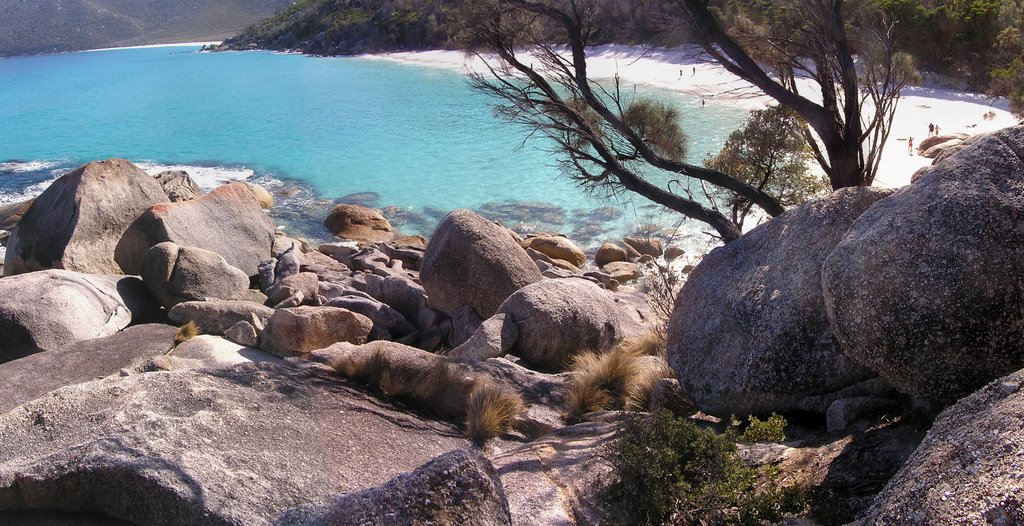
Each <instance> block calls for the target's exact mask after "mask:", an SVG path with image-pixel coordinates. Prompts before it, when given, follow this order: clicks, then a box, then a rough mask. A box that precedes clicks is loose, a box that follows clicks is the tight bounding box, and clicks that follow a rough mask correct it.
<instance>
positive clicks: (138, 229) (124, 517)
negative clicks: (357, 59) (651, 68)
mask: <svg viewBox="0 0 1024 526" xmlns="http://www.w3.org/2000/svg"><path fill="white" fill-rule="evenodd" d="M958 140H959V139H958ZM1022 154H1024V127H1020V128H1010V129H1006V130H1003V131H1000V132H997V133H995V134H991V135H987V136H979V137H975V138H970V139H967V140H965V141H963V142H962V143H958V144H957V145H956V151H951V152H949V153H948V154H944V155H942V156H940V157H939V159H938V160H937V162H936V164H935V165H934V166H932V167H931V168H929V169H928V170H926V171H924V172H923V173H919V174H917V176H916V177H915V182H914V183H913V184H912V185H910V186H908V187H906V188H904V189H901V190H899V191H895V192H893V191H883V190H875V189H870V188H856V189H846V190H842V191H839V192H836V193H833V194H831V195H829V196H827V197H825V198H822V199H820V200H818V201H814V202H811V203H807V204H805V205H802V206H800V207H798V208H796V209H793V210H791V211H789V212H787V213H786V214H784V215H782V216H779V217H777V218H775V219H773V220H771V221H769V222H767V223H766V224H764V225H762V226H760V227H758V228H756V229H755V230H753V231H752V232H750V233H748V234H746V235H744V236H743V237H741V238H740V239H738V240H736V241H734V242H732V243H730V244H728V245H726V246H724V247H721V248H719V249H716V250H714V251H713V252H711V253H710V254H708V255H707V256H706V257H704V258H703V260H702V261H701V263H700V264H699V265H697V267H696V268H695V269H692V272H689V270H690V269H687V271H688V272H689V275H688V279H687V281H686V284H685V286H684V287H683V289H682V291H681V292H680V293H679V295H678V298H677V300H676V304H675V308H674V310H673V313H672V317H671V320H660V319H659V318H658V316H657V314H656V310H657V309H652V307H651V305H650V304H649V303H648V298H647V296H645V295H644V294H643V293H642V292H640V289H641V287H640V286H639V285H638V283H637V280H638V279H639V278H642V277H643V276H642V275H643V274H644V272H645V270H644V269H645V268H649V267H647V266H646V265H650V264H654V263H658V264H660V265H662V266H668V265H669V264H670V263H669V262H671V261H673V260H678V259H679V257H680V255H681V253H680V251H679V250H678V249H677V248H675V247H672V246H668V247H666V246H664V243H663V241H662V240H659V239H656V238H630V239H626V240H624V242H622V243H618V242H615V243H606V244H604V245H602V246H601V247H599V248H597V250H596V251H594V252H592V254H593V257H592V258H591V257H590V256H589V255H588V253H587V252H586V251H584V250H583V249H581V248H580V247H578V246H577V245H575V244H574V243H572V242H571V241H570V240H568V239H566V238H565V237H561V236H557V235H539V236H531V237H528V238H525V239H523V238H521V237H519V236H517V235H516V234H515V233H514V232H512V231H510V230H508V229H506V228H504V227H503V226H501V225H499V224H496V223H493V222H490V221H488V220H486V219H484V218H482V217H480V216H479V215H477V214H475V213H473V212H470V211H465V210H460V211H455V212H452V213H451V214H449V215H448V217H446V218H445V219H444V221H443V222H442V223H441V225H440V226H439V227H438V229H437V231H436V232H435V233H434V235H433V236H432V238H431V239H430V241H429V242H427V240H425V239H422V238H415V237H403V236H401V235H400V234H398V233H396V232H395V231H394V229H393V228H392V227H391V225H390V224H389V223H388V221H387V220H386V219H385V218H384V217H383V216H382V215H381V214H380V213H379V212H377V211H375V210H372V209H367V208H364V207H359V206H352V205H339V206H338V207H336V208H335V209H334V210H332V211H330V214H329V216H328V217H327V219H326V220H325V227H326V228H327V229H328V230H329V231H330V232H331V233H332V234H335V235H336V236H338V238H339V240H338V241H336V242H331V243H324V244H321V245H320V246H318V247H313V246H311V244H310V243H309V242H308V241H305V240H300V239H292V238H289V237H287V236H285V235H282V232H279V231H278V230H277V229H276V228H275V225H274V223H273V222H272V221H271V220H270V218H269V216H268V214H267V209H269V208H271V207H272V206H273V198H272V196H270V194H268V193H267V192H266V191H265V190H263V189H262V188H260V187H258V186H255V185H250V184H246V183H241V182H238V183H230V184H227V185H224V186H222V187H219V188H217V189H215V190H213V191H212V192H210V193H208V194H205V195H204V194H203V193H202V191H201V190H200V189H199V188H198V186H196V185H195V184H194V182H192V181H191V180H190V179H189V178H188V176H187V174H184V173H165V174H160V175H159V176H156V177H151V176H149V175H147V174H146V173H144V172H142V171H141V170H139V169H138V168H137V167H135V166H133V165H132V164H131V163H129V162H127V161H123V160H119V159H112V160H108V161H99V162H94V163H90V164H88V165H85V166H83V167H81V168H79V169H78V170H75V171H73V172H71V173H69V174H67V175H65V176H64V177H62V178H60V179H58V180H57V181H56V182H55V183H54V184H53V185H52V186H51V187H50V188H49V189H47V190H46V191H45V192H44V193H43V194H42V195H41V196H40V197H39V198H37V199H36V200H35V201H34V202H32V203H24V204H19V205H14V206H5V207H2V208H0V228H3V229H4V230H5V231H9V234H7V235H0V239H3V240H4V243H5V244H6V247H7V255H6V260H5V262H4V266H3V270H4V277H3V278H2V279H0V379H2V381H0V443H2V444H3V447H0V523H3V524H39V523H43V524H46V523H58V522H55V521H59V520H63V521H78V522H75V523H76V524H92V523H95V524H109V523H112V522H113V521H124V522H127V523H135V524H239V525H241V524H245V525H249V524H479V525H492V524H517V525H519V524H522V525H533V524H606V523H608V521H609V520H610V518H609V517H610V516H609V515H608V514H607V510H606V509H604V497H603V495H604V491H605V488H607V487H608V486H609V484H610V483H611V482H612V481H613V480H614V479H615V474H614V473H613V472H612V469H611V467H610V464H609V463H608V462H607V459H606V455H607V451H608V450H607V445H608V444H610V443H612V442H614V440H615V439H616V436H617V435H618V433H619V430H620V429H621V424H620V421H621V417H622V414H623V413H622V412H621V411H617V409H621V406H616V407H612V405H607V406H606V407H604V409H616V410H613V411H607V410H606V411H595V412H586V411H578V410H577V411H574V410H572V408H570V405H571V403H570V400H569V398H570V392H571V391H572V389H573V387H574V384H575V383H578V382H579V381H580V380H579V376H578V374H579V373H578V371H576V370H572V367H574V366H573V363H574V359H577V357H579V356H581V355H584V353H596V354H597V355H604V354H607V353H617V352H623V351H622V349H624V348H627V347H629V348H634V349H635V348H638V347H642V346H643V342H651V341H656V338H654V337H653V336H652V334H657V332H658V330H659V327H660V326H661V325H662V324H663V323H666V324H667V328H668V334H667V353H665V354H666V355H667V360H666V358H663V357H661V356H659V355H658V354H659V353H658V352H657V351H656V350H655V351H654V352H653V354H654V355H649V356H639V355H630V359H631V360H634V362H631V363H633V365H631V367H633V369H631V370H632V371H634V372H635V374H636V376H637V378H643V379H644V380H643V382H645V389H646V391H645V395H644V397H643V398H642V403H639V405H638V403H637V402H635V401H634V402H632V403H631V405H629V408H630V409H631V410H633V411H645V410H653V409H668V410H670V411H672V412H674V413H676V414H678V415H693V416H692V418H694V419H695V420H697V421H700V422H702V423H704V424H703V425H711V426H715V425H718V426H727V425H728V421H729V419H730V418H731V417H732V416H734V415H735V416H740V417H744V416H746V415H767V414H770V413H772V412H777V413H782V414H785V415H787V416H789V417H790V420H791V422H792V423H793V425H792V426H791V431H790V433H789V437H788V441H787V442H786V443H785V444H752V445H744V446H742V447H741V449H740V453H741V455H742V456H743V458H745V459H746V460H747V461H748V462H749V463H751V464H759V465H763V464H771V465H774V466H776V467H777V468H778V470H779V472H780V473H781V477H782V480H783V482H786V483H791V484H793V483H795V484H799V485H801V486H804V487H806V488H807V489H808V491H809V493H810V494H811V499H810V507H809V509H808V511H807V513H806V514H805V516H804V518H805V519H810V520H812V521H816V522H820V523H826V524H834V523H844V522H848V521H852V520H854V519H860V520H861V521H862V523H863V524H984V523H988V524H1019V523H1022V522H1024V515H1022V513H1024V512H1022V509H1024V508H1022V505H1021V502H1022V499H1024V484H1022V483H1021V481H1020V476H1019V474H1020V472H1021V467H1022V466H1021V465H1020V459H1021V458H1024V438H1022V429H1024V426H1022V424H1024V421H1022V415H1024V413H1022V412H1021V411H1020V406H1021V403H1020V400H1019V398H1020V393H1021V379H1020V376H1021V374H1022V373H1021V372H1018V370H1020V369H1021V368H1024V281H1022V280H1021V278H1020V276H1021V275H1024V162H1022V161H1021V159H1022ZM677 266H678V265H677ZM647 272H649V270H648V271H647ZM648 286H649V284H648ZM653 347H656V345H654V346H652V348H653ZM669 367H671V368H669ZM638 381H639V380H638ZM698 411H699V412H698ZM695 413H696V414H695ZM933 421H934V427H932V426H933V424H932V422H933ZM928 428H931V431H930V432H928V434H927V436H924V431H925V430H926V429H928ZM922 439H923V441H922ZM919 443H920V446H918V444H919ZM890 479H891V481H890ZM90 521H91V522H90Z"/></svg>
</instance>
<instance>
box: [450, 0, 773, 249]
mask: <svg viewBox="0 0 1024 526" xmlns="http://www.w3.org/2000/svg"><path fill="white" fill-rule="evenodd" d="M558 4H559V5H554V4H553V3H542V2H535V1H531V0H468V1H466V2H464V3H463V5H462V6H460V12H461V16H462V23H461V24H460V26H461V31H460V32H459V35H458V38H459V39H460V41H461V43H462V44H463V45H464V46H466V47H467V49H469V50H470V51H476V52H484V53H493V54H496V55H497V57H498V59H499V61H497V62H494V61H488V60H487V59H486V58H484V57H483V56H481V58H482V59H484V62H485V64H487V68H488V69H489V71H488V72H487V73H477V74H474V75H473V84H474V86H475V87H476V88H477V89H478V90H480V91H482V92H485V93H488V94H490V95H493V96H495V97H497V98H499V99H501V100H502V101H503V103H502V104H501V105H499V106H498V108H497V110H496V111H497V113H498V114H499V115H500V116H502V117H505V118H506V119H508V120H511V121H513V122H517V123H520V124H522V125H524V126H526V127H528V128H529V129H530V130H532V131H533V133H540V134H543V135H546V136H547V137H549V138H551V139H552V140H553V141H554V143H555V144H556V145H557V151H558V152H559V153H561V154H563V155H562V161H561V163H562V168H563V171H564V173H566V174H567V175H568V176H570V177H572V178H573V179H574V180H576V181H577V182H578V183H579V184H580V185H582V186H584V187H586V188H588V189H591V190H596V191H603V192H607V193H611V194H616V193H621V192H627V191H628V192H634V193H636V194H639V195H641V196H643V197H645V198H647V199H649V200H651V201H654V202H656V203H658V204H661V205H663V206H665V207H667V208H669V209H672V210H675V211H677V212H679V213H681V214H683V215H685V216H687V217H690V218H692V219H695V220H697V221H702V222H704V223H706V224H708V225H710V226H711V227H712V228H713V229H714V230H715V232H716V233H717V235H718V236H719V237H721V238H722V239H723V240H724V241H731V240H733V239H735V238H737V237H739V235H740V233H741V231H740V227H739V226H738V225H737V224H736V222H735V221H732V220H731V219H730V218H729V217H727V216H726V215H725V214H723V213H722V212H721V211H720V210H718V209H717V207H716V206H714V205H713V204H706V203H713V202H714V201H713V199H711V198H710V194H711V193H712V192H716V191H719V190H721V189H724V190H727V191H730V192H734V193H735V194H737V195H740V196H743V197H744V198H746V199H748V200H750V201H751V202H753V203H755V204H756V205H757V206H758V207H760V208H762V209H763V210H764V211H765V212H766V213H768V214H770V215H776V214H779V213H781V212H783V211H784V208H783V207H782V206H781V205H780V204H779V203H778V201H777V200H776V199H775V198H773V197H772V196H770V195H768V194H767V193H765V192H763V191H761V190H758V189H757V188H755V187H753V186H751V185H749V184H747V183H745V182H743V181H741V180H739V179H737V178H735V177H732V176H730V175H728V174H725V173H722V172H719V171H716V170H712V169H708V168H705V167H702V166H697V165H694V164H690V163H688V162H686V161H685V160H684V157H685V145H684V139H685V135H684V134H683V132H682V130H681V128H680V126H679V119H678V117H679V116H678V113H677V112H676V110H675V109H673V108H672V107H670V106H668V105H666V104H664V103H659V102H655V101H651V100H647V99H643V98H639V97H636V96H635V95H634V94H632V93H631V92H625V93H624V92H623V90H622V87H621V85H620V84H619V82H618V80H616V81H614V83H613V85H612V86H610V87H605V86H602V85H601V84H599V83H597V82H594V81H593V80H591V79H590V77H589V75H588V73H587V55H586V48H587V46H588V44H589V43H590V42H591V37H592V36H593V34H594V31H595V28H594V27H593V25H592V24H591V22H590V21H591V20H593V9H594V8H595V4H593V3H589V2H582V1H576V0H567V1H565V2H558ZM557 44H567V45H568V51H566V52H561V51H560V50H559V49H558V48H557V47H556V45H557ZM652 170H656V171H662V172H664V173H667V174H669V176H670V178H672V179H671V180H670V181H669V182H668V184H667V185H665V186H659V185H657V184H654V183H652V182H651V180H650V177H649V172H650V171H652ZM680 176H682V178H681V179H680ZM700 195H703V197H704V198H703V199H701V198H698V196H700Z"/></svg>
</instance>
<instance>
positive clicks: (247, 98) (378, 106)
mask: <svg viewBox="0 0 1024 526" xmlns="http://www.w3.org/2000/svg"><path fill="white" fill-rule="evenodd" d="M652 93H654V94H655V95H656V96H660V97H663V98H669V99H671V100H673V101H674V102H675V103H676V104H678V105H680V106H681V107H682V108H683V110H684V115H685V121H684V125H685V127H686V129H687V130H689V131H690V135H691V143H690V145H689V146H690V152H691V157H692V158H693V159H694V160H699V159H702V158H703V157H704V156H705V155H706V154H707V153H709V152H713V151H717V150H718V149H719V148H720V147H721V145H722V143H724V141H725V138H726V136H727V135H728V133H729V132H730V131H732V130H733V129H735V128H736V127H738V126H739V124H740V123H741V121H742V119H743V118H744V116H745V111H744V110H742V109H739V108H731V107H726V106H715V105H711V104H709V106H708V107H707V108H704V109H701V108H700V107H699V104H700V103H699V101H696V100H690V99H688V98H684V97H683V96H681V95H676V94H671V93H667V92H664V93H659V92H656V91H652ZM492 106H493V101H492V100H490V99H488V98H486V97H485V96H483V95H480V94H478V93H475V92H473V91H472V90H471V89H470V88H469V86H468V84H467V83H466V80H465V79H464V77H463V76H462V75H461V74H460V73H459V72H455V71H449V70H444V69H436V68H430V67H420V66H412V65H406V64H399V63H394V62H390V61H383V60H373V59H366V58H313V57H305V56H299V55H281V54H273V53H262V52H247V53H198V52H196V50H195V48H190V47H173V48H150V49H123V50H114V51H100V52H88V53H70V54H62V55H49V56H40V57H28V58H14V59H7V60H0V202H10V201H16V200H20V199H23V198H25V197H27V196H31V195H34V194H37V193H38V192H39V191H41V189H42V188H44V187H45V185H46V184H48V182H49V181H51V180H52V179H53V178H54V177H56V176H57V175H59V174H61V173H64V172H65V171H67V170H68V169H70V168H73V167H74V166H77V165H79V164H81V163H83V162H86V161H89V160H92V159H102V158H108V157H125V158H128V159H130V160H132V161H135V162H139V163H143V164H142V166H143V167H144V168H145V169H147V171H150V172H151V173H152V172H155V171H159V170H160V169H163V168H165V167H167V166H169V165H177V166H184V167H186V169H188V171H190V172H191V173H193V175H196V176H197V177H198V178H199V179H200V183H201V184H202V185H204V186H207V187H212V186H215V185H216V184H219V183H220V182H222V181H225V180H228V179H236V178H251V179H253V180H256V181H258V182H261V183H263V184H265V185H267V186H269V187H271V189H277V190H280V189H282V188H284V187H289V188H292V187H294V190H292V191H291V192H286V193H283V194H280V196H281V197H280V201H281V203H282V206H280V207H279V209H278V210H275V217H276V218H277V219H278V220H279V221H280V222H281V223H282V224H285V225H287V228H288V229H289V230H292V231H293V232H294V231H297V232H296V233H298V234H303V235H308V236H312V237H319V238H323V237H324V236H325V235H326V233H325V232H323V231H321V230H319V228H318V226H317V224H318V222H319V220H320V219H321V218H322V217H323V216H324V215H326V212H327V209H328V207H329V206H330V204H331V201H332V200H335V199H339V198H343V199H345V200H348V201H357V202H363V203H366V204H370V205H372V206H379V207H393V208H389V209H388V213H389V215H390V216H391V217H392V218H394V222H396V223H398V224H399V225H401V228H402V229H403V230H404V231H406V232H407V233H419V234H429V232H430V230H431V229H432V228H433V226H434V225H435V224H436V221H437V219H438V218H439V217H441V216H443V214H444V213H445V212H447V211H449V210H451V209H454V208H461V207H466V208H472V209H476V210H481V211H483V212H484V213H485V214H486V215H489V216H491V217H494V218H496V219H501V220H503V221H505V222H506V223H507V224H511V226H514V227H516V228H519V229H520V230H531V229H534V230H556V231H559V232H564V233H566V234H568V235H570V236H571V237H574V238H576V239H578V240H579V242H581V244H585V245H591V246H593V245H595V244H598V243H600V242H601V241H603V240H604V238H606V237H608V238H610V237H615V236H617V235H620V234H622V233H625V232H629V231H631V230H633V229H635V228H637V226H638V225H641V224H645V223H649V222H660V223H666V222H669V223H670V222H673V221H675V218H674V217H665V216H664V214H663V213H661V212H660V211H658V210H657V208H656V207H649V206H645V205H643V204H642V203H641V202H639V201H638V202H637V203H636V204H635V205H632V204H630V203H628V202H623V201H607V200H601V199H595V198H591V197H588V196H587V195H585V194H584V193H583V192H581V191H580V190H579V189H577V188H576V187H575V186H574V185H573V184H572V182H571V181H568V180H566V179H564V178H563V177H561V176H560V175H559V173H558V169H557V168H556V166H555V160H554V159H553V158H552V157H551V154H550V153H548V152H547V151H545V147H546V144H545V142H544V141H542V140H532V141H530V142H527V143H526V144H525V147H523V148H520V145H521V143H522V141H523V138H524V132H523V130H522V129H520V128H517V127H515V126H513V125H511V124H508V123H506V122H503V121H500V120H498V119H496V118H495V117H494V116H493V115H492V112H491V108H492ZM291 194H294V195H291ZM352 194H361V195H352ZM346 196H349V197H346Z"/></svg>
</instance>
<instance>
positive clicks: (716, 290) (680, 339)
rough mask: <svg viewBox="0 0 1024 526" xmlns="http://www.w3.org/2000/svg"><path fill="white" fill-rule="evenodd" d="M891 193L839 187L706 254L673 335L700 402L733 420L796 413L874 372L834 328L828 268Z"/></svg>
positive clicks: (675, 358) (675, 364)
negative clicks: (849, 235)
mask: <svg viewBox="0 0 1024 526" xmlns="http://www.w3.org/2000/svg"><path fill="white" fill-rule="evenodd" d="M888 194H889V192H888V191H885V190H877V189H870V188H855V189H846V190H841V191H838V192H835V193H833V194H831V195H829V196H827V197H824V198H822V199H819V200H816V201H812V202H809V203H805V204H803V205H801V206H799V207H797V208H795V209H793V210H790V211H788V212H786V213H785V214H782V215H780V216H778V217H775V218H774V219H772V220H771V221H769V222H767V223H765V224H763V225H760V226H758V227H757V228H755V229H754V230H752V231H750V232H748V233H747V234H745V235H743V236H742V237H740V238H739V239H737V240H735V241H733V242H731V243H729V244H727V245H725V246H723V247H720V248H717V249H715V250H713V251H712V252H711V253H709V254H708V255H707V256H705V257H704V259H703V261H702V262H701V263H700V264H699V265H697V267H696V269H694V270H693V271H692V272H691V273H690V275H689V277H688V279H687V281H686V284H685V285H684V286H683V289H682V291H681V292H680V293H679V296H678V298H677V299H676V303H675V309H674V311H673V314H672V319H671V322H670V324H669V332H668V334H669V337H668V357H669V362H670V364H671V365H672V368H673V369H674V370H675V371H676V374H677V375H678V377H679V381H680V383H681V384H682V385H683V388H684V390H685V391H686V393H687V394H688V395H689V396H690V397H691V399H692V400H693V402H694V403H695V404H696V405H697V407H699V408H700V409H701V410H702V411H704V412H706V413H709V414H713V415H716V416H723V417H728V416H729V415H733V414H735V415H748V414H763V413H770V412H772V411H788V410H793V409H796V408H798V402H799V400H801V399H802V398H804V397H807V396H812V395H817V394H822V393H827V392H831V391H838V390H840V389H842V388H844V387H846V386H849V385H851V384H853V383H856V382H858V381H860V380H864V379H865V378H867V377H869V376H870V375H871V373H870V371H868V370H867V369H865V368H864V367H862V366H860V365H859V364H858V363H856V362H855V361H854V360H852V359H850V358H848V357H846V356H845V355H844V354H843V353H842V351H841V350H840V348H839V346H838V344H837V342H836V340H835V337H834V336H833V334H832V329H831V327H830V325H829V320H828V318H827V316H826V315H825V303H824V298H823V296H822V289H821V266H822V263H823V262H824V261H825V258H826V257H827V256H828V255H829V254H830V253H831V252H832V250H833V249H834V248H835V246H836V244H838V243H839V241H840V240H842V238H843V236H844V235H845V234H846V232H847V230H849V228H850V226H851V225H852V224H853V222H854V220H855V219H857V217H859V216H860V215H861V214H862V213H863V212H864V211H865V210H866V209H868V207H870V206H871V205H872V204H874V203H875V202H877V201H878V200H879V199H881V198H883V197H885V196H886V195H888Z"/></svg>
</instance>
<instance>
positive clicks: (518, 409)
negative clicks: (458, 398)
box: [466, 382, 524, 444]
mask: <svg viewBox="0 0 1024 526" xmlns="http://www.w3.org/2000/svg"><path fill="white" fill-rule="evenodd" d="M523 409H524V407H523V399H522V398H520V396H519V394H517V393H514V392H512V391H509V390H507V389H502V388H500V387H496V386H494V385H491V384H490V383H488V382H480V383H478V384H477V385H476V386H475V387H474V388H473V390H472V391H471V392H470V393H469V398H468V399H466V434H467V435H468V436H469V438H471V439H472V440H473V441H474V442H476V443H478V444H479V443H483V442H486V441H487V440H489V439H491V438H495V437H498V436H501V435H503V434H505V433H507V432H509V431H511V430H512V428H513V427H514V425H515V421H516V419H517V418H519V415H521V414H522V413H523Z"/></svg>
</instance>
